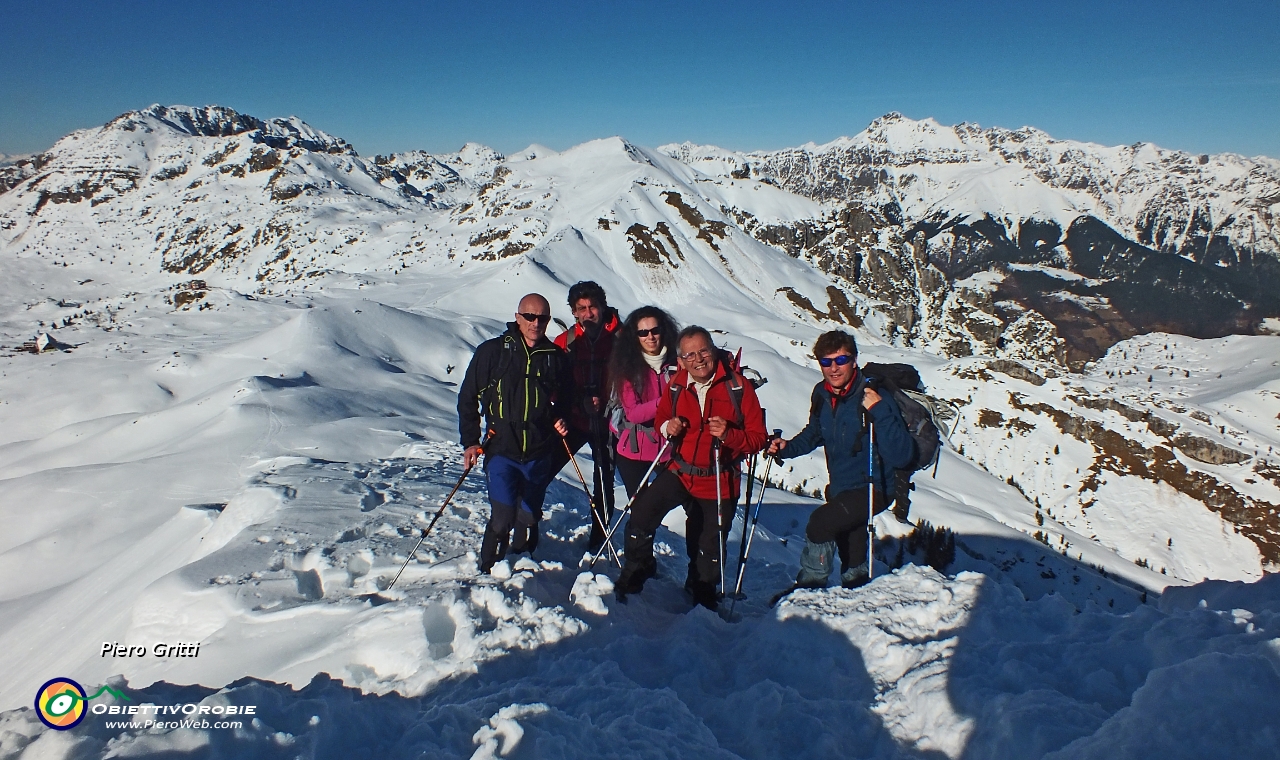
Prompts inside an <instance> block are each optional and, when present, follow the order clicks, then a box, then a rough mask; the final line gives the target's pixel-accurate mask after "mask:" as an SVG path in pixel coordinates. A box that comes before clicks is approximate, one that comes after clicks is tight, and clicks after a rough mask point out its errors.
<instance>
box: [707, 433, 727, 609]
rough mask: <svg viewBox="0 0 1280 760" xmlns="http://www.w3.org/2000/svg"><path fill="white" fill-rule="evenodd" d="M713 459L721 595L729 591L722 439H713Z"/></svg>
mask: <svg viewBox="0 0 1280 760" xmlns="http://www.w3.org/2000/svg"><path fill="white" fill-rule="evenodd" d="M711 458H712V462H713V465H714V467H715V473H716V525H717V526H718V527H719V532H718V533H717V534H716V543H717V544H718V545H719V546H720V593H721V594H724V593H725V592H727V591H728V589H727V588H725V584H724V543H725V538H726V536H725V534H724V510H723V509H721V508H720V497H721V493H720V439H719V438H712V439H711Z"/></svg>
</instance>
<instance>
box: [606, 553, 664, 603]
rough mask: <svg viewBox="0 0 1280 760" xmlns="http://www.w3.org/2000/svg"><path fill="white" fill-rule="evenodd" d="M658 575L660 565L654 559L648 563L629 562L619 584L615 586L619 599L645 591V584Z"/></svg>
mask: <svg viewBox="0 0 1280 760" xmlns="http://www.w3.org/2000/svg"><path fill="white" fill-rule="evenodd" d="M657 574H658V563H657V562H655V561H654V560H652V559H651V560H649V561H648V562H645V561H638V562H632V561H631V560H627V564H626V565H625V566H624V567H623V568H622V573H621V574H620V575H619V576H618V580H617V582H615V583H614V584H613V590H614V592H615V593H616V594H618V596H619V597H623V596H626V595H627V594H638V593H640V592H641V591H642V590H643V589H644V582H645V581H647V580H649V579H650V578H652V577H653V576H655V575H657Z"/></svg>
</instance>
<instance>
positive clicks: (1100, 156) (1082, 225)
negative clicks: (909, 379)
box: [659, 113, 1280, 366]
mask: <svg viewBox="0 0 1280 760" xmlns="http://www.w3.org/2000/svg"><path fill="white" fill-rule="evenodd" d="M659 150H662V151H663V152H665V153H667V154H669V155H671V156H673V157H676V158H679V159H680V160H682V161H685V162H686V163H688V164H690V165H691V166H694V167H697V168H698V169H699V170H700V171H702V172H704V173H707V174H710V175H712V176H721V177H739V178H743V179H747V178H756V179H761V180H763V181H766V182H770V183H773V184H775V185H777V186H778V187H782V188H785V189H787V190H790V191H792V192H794V193H797V194H800V195H803V196H805V197H809V198H813V199H815V200H819V201H822V202H824V203H826V204H828V206H829V207H830V209H831V210H830V211H829V212H828V213H827V214H826V215H824V217H822V218H820V219H813V220H805V221H802V222H800V223H799V224H792V225H783V226H781V227H777V226H770V225H764V224H760V225H757V224H755V223H754V222H753V221H752V220H750V211H749V209H743V210H741V211H740V212H737V213H738V214H739V215H740V216H742V217H743V219H744V221H745V222H746V224H747V226H748V227H749V228H751V229H752V231H753V232H754V234H756V235H757V236H758V237H760V238H761V239H764V240H769V241H770V242H776V243H778V244H780V245H783V246H785V247H786V248H787V249H788V250H789V251H790V252H791V253H792V254H793V255H805V256H807V257H809V258H811V259H812V260H814V261H816V262H818V263H819V264H820V265H821V266H822V267H823V268H824V270H826V271H829V272H832V273H833V274H837V275H840V276H841V277H843V278H844V279H845V280H846V281H847V282H849V283H851V284H853V285H854V287H856V288H857V289H860V290H862V291H863V292H865V293H867V294H869V295H872V296H878V297H879V298H880V299H881V300H882V301H884V302H886V304H888V305H887V306H886V309H887V310H889V311H890V312H891V313H893V314H894V315H895V322H896V324H897V325H898V326H899V327H900V328H901V329H903V330H904V331H906V333H907V334H908V335H909V336H910V337H912V338H914V339H917V340H922V341H925V342H928V341H929V339H930V337H931V336H937V335H942V336H944V337H943V341H944V343H943V346H942V348H943V349H944V350H945V351H947V353H949V354H950V355H963V354H964V353H966V352H971V353H980V354H990V353H994V352H996V351H997V350H998V349H999V348H1001V347H1002V344H1003V343H1005V342H1009V341H1012V342H1015V343H1017V342H1020V333H1022V332H1025V330H1026V328H1025V326H1023V325H1019V321H1020V320H1022V319H1024V318H1025V316H1026V315H1027V314H1033V315H1036V316H1038V317H1044V318H1046V319H1047V320H1048V321H1049V322H1051V323H1052V325H1053V328H1055V330H1056V333H1057V334H1058V335H1060V336H1061V337H1062V338H1063V339H1064V341H1065V345H1063V346H1062V348H1063V349H1065V355H1061V353H1060V352H1059V354H1058V355H1057V358H1058V360H1059V361H1061V360H1063V359H1064V358H1066V359H1069V360H1070V361H1071V362H1072V364H1073V365H1074V366H1079V365H1081V364H1083V363H1084V362H1085V361H1088V360H1093V359H1097V358H1098V357H1099V356H1101V355H1102V354H1103V353H1104V352H1105V351H1106V350H1107V349H1108V348H1109V347H1110V346H1111V345H1113V344H1114V343H1115V342H1116V341H1118V340H1122V339H1124V338H1128V337H1131V336H1133V335H1136V334H1141V333H1145V332H1151V331H1155V330H1160V331H1165V332H1175V333H1182V334H1187V335H1194V336H1197V337H1219V336H1222V335H1228V334H1232V333H1246V334H1247V333H1253V332H1257V331H1259V330H1260V329H1274V328H1275V327H1276V325H1275V324H1271V325H1270V326H1269V327H1265V328H1264V327H1263V323H1264V321H1265V320H1266V319H1268V318H1275V317H1276V316H1278V315H1280V296H1277V293H1280V226H1277V222H1276V209H1277V205H1280V161H1276V160H1274V159H1270V158H1266V157H1257V158H1252V159H1249V158H1245V157H1243V156H1238V155H1234V154H1220V155H1215V156H1208V155H1201V156H1194V155H1191V154H1188V153H1185V152H1182V151H1169V150H1162V149H1160V148H1157V147H1156V146H1154V145H1150V144H1147V143H1139V144H1136V145H1131V146H1118V147H1106V146H1102V145H1096V144H1093V143H1080V142H1075V141H1070V140H1055V139H1053V138H1052V137H1050V136H1049V135H1047V134H1045V133H1043V132H1041V131H1039V130H1036V129H1032V128H1030V127H1024V128H1022V129H1018V130H1008V129H1001V128H991V129H981V128H979V127H978V126H977V125H973V124H960V125H957V126H955V127H945V126H942V125H940V124H938V123H937V122H935V121H933V120H932V119H924V120H921V121H914V120H912V119H908V118H906V117H903V116H902V115H901V114H896V113H894V114H889V115H887V116H884V117H882V118H879V119H876V120H875V121H873V122H872V123H871V125H870V126H868V127H867V129H866V130H864V131H863V132H861V133H859V134H858V135H856V136H855V137H852V138H840V139H838V140H835V141H833V142H830V143H827V144H826V145H813V144H809V145H805V146H802V147H799V148H792V149H786V150H780V151H773V152H757V153H736V152H730V151H724V150H721V149H719V148H715V147H710V146H698V145H693V144H690V143H684V144H679V145H668V146H664V147H662V148H660V149H659ZM730 211H732V210H730ZM908 251H910V252H911V253H913V254H914V257H915V259H917V260H919V261H927V262H928V263H929V264H930V265H932V266H933V267H936V268H937V269H938V270H940V271H941V272H942V273H943V274H945V276H946V278H945V282H940V280H941V279H942V278H938V277H936V276H926V275H925V274H924V273H919V272H916V271H913V270H916V269H918V267H917V266H913V262H912V260H911V256H908V255H906V254H907V252H908ZM878 258H887V259H890V260H894V261H896V263H897V265H898V266H897V267H896V269H900V270H902V271H894V269H895V267H892V266H890V267H887V269H888V270H889V271H887V272H885V271H883V270H884V269H885V268H886V267H883V266H879V267H878V266H877V259H878ZM904 264H905V266H903V265H904ZM877 269H880V270H881V271H876V270H877ZM931 274H932V273H931ZM975 278H976V279H975ZM958 293H964V294H965V296H964V298H962V299H961V302H962V304H957V306H958V307H959V308H964V309H966V310H968V309H977V310H979V311H981V312H982V313H983V314H982V315H981V317H980V318H979V319H975V320H973V321H972V322H970V323H968V324H966V322H965V320H964V319H962V318H956V317H950V315H948V314H946V312H947V310H948V308H949V307H950V305H949V304H943V305H939V302H942V301H947V300H950V299H952V298H954V296H955V294H958ZM1037 321H1038V322H1039V323H1040V325H1042V326H1043V322H1042V321H1040V320H1037ZM948 323H950V324H948ZM917 326H918V327H917ZM1045 327H1047V326H1045ZM948 333H950V334H948ZM1053 348H1054V347H1053V346H1051V345H1048V344H1045V345H1044V346H1043V347H1042V349H1041V350H1042V352H1049V351H1050V350H1051V349H1053Z"/></svg>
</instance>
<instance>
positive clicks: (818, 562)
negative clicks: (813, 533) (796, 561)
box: [796, 538, 836, 588]
mask: <svg viewBox="0 0 1280 760" xmlns="http://www.w3.org/2000/svg"><path fill="white" fill-rule="evenodd" d="M835 556H836V542H835V541H825V542H823V543H821V544H815V543H814V542H812V541H810V540H809V539H807V538H806V539H805V541H804V548H803V549H801V550H800V572H799V573H798V574H797V575H796V587H797V588H826V587H827V578H829V577H830V576H831V561H832V560H833V559H834V558H835Z"/></svg>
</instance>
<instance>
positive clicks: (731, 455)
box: [653, 362, 768, 499]
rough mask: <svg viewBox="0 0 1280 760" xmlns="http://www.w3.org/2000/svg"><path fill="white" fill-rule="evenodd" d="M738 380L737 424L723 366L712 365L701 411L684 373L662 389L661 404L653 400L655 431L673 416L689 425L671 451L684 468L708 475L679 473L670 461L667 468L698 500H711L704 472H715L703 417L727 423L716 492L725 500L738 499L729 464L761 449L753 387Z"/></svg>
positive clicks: (712, 486)
mask: <svg viewBox="0 0 1280 760" xmlns="http://www.w3.org/2000/svg"><path fill="white" fill-rule="evenodd" d="M738 380H739V382H740V383H741V384H742V419H741V420H738V419H737V415H736V414H735V413H734V408H733V399H732V398H730V396H729V385H730V378H729V376H728V375H727V374H725V367H724V364H723V362H721V363H719V364H717V365H716V373H715V375H714V376H713V377H712V381H711V387H710V388H708V389H707V403H706V409H705V411H704V410H702V409H699V408H698V395H697V392H696V391H695V390H694V389H693V386H692V384H691V381H690V379H689V373H688V372H686V371H685V370H683V369H682V370H680V372H679V373H678V374H676V376H675V377H674V378H672V379H671V383H670V384H669V385H668V386H667V387H666V388H665V389H663V393H662V400H661V401H659V402H658V412H657V416H656V417H655V418H654V421H653V422H654V426H655V427H656V428H657V429H658V430H661V429H662V426H663V425H664V424H666V422H667V420H669V419H671V418H672V417H683V418H684V419H685V420H686V421H687V422H688V423H689V427H688V428H687V429H685V431H684V433H683V434H682V435H681V436H680V438H678V439H677V440H676V441H675V445H676V453H677V455H678V457H679V459H681V460H683V462H684V463H685V464H686V465H688V466H690V467H692V468H695V469H699V470H703V471H706V472H707V473H708V474H705V475H703V474H693V473H689V472H687V471H682V469H681V468H680V467H679V465H678V464H677V462H675V461H673V462H671V464H670V465H668V468H669V469H671V470H673V471H675V472H676V474H678V475H679V476H680V480H681V482H683V483H684V487H685V488H686V489H688V491H689V493H690V494H691V495H693V496H695V497H697V498H699V499H715V497H716V481H715V477H714V476H713V475H711V474H709V473H710V472H713V471H714V469H713V466H714V463H713V462H712V458H711V441H712V436H711V433H710V432H708V431H707V428H706V425H707V420H708V419H710V418H712V417H723V418H725V419H726V420H728V422H729V426H728V428H727V429H726V430H725V432H724V441H723V443H722V445H721V447H720V463H721V464H720V488H721V497H722V498H724V499H737V498H738V479H737V478H736V477H731V472H730V471H731V470H736V468H735V467H733V462H734V461H736V460H737V459H739V458H741V457H744V456H748V455H750V454H754V453H755V452H757V451H760V450H761V449H763V448H764V445H765V442H766V440H767V438H768V435H767V433H765V429H764V413H763V412H762V411H761V410H760V400H759V399H758V398H756V391H755V388H752V387H751V383H749V382H747V381H746V380H745V379H742V378H738ZM673 389H674V391H675V393H674V395H675V396H676V404H675V410H674V411H673V410H672V407H671V398H672V395H673Z"/></svg>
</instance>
